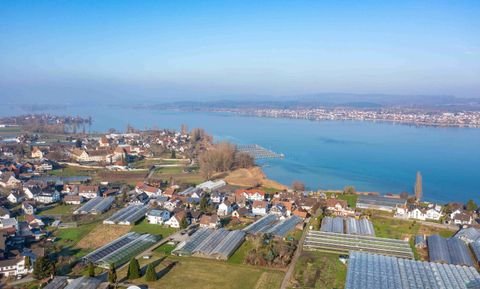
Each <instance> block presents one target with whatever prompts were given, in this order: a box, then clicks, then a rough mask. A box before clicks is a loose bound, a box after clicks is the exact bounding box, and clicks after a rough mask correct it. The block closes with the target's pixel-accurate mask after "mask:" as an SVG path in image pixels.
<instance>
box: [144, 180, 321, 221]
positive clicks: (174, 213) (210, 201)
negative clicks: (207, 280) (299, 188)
mask: <svg viewBox="0 0 480 289" xmlns="http://www.w3.org/2000/svg"><path fill="white" fill-rule="evenodd" d="M225 185H226V184H225V182H224V181H223V180H219V181H216V182H212V181H208V182H205V183H203V184H200V185H198V186H197V187H190V188H187V189H185V190H183V191H178V192H177V191H176V190H167V191H165V192H161V191H160V190H158V189H157V190H154V189H152V188H151V187H150V186H146V185H145V184H139V185H137V188H136V190H137V191H138V192H140V191H143V193H146V192H145V190H148V191H150V197H151V199H150V203H151V204H152V206H154V207H155V208H154V209H152V210H150V211H149V212H148V213H147V214H146V219H147V221H148V222H149V223H151V224H159V225H166V226H170V227H173V228H179V227H180V226H181V223H182V220H183V219H185V221H184V222H186V223H187V224H198V225H199V226H200V227H203V228H213V229H214V228H219V227H220V226H221V219H224V218H226V217H231V218H234V219H235V220H237V221H248V222H251V220H252V219H254V218H256V217H260V216H265V215H267V214H276V215H278V216H280V217H289V216H292V215H295V216H298V217H301V218H307V217H308V216H309V214H310V212H312V211H315V210H316V209H317V208H318V207H319V202H318V199H316V198H311V197H307V196H299V195H298V194H294V193H288V192H279V193H275V194H271V195H269V194H267V193H266V192H265V191H262V190H259V189H237V190H229V189H224V186H225ZM154 194H157V196H156V197H155V196H154ZM202 199H203V201H202ZM201 202H204V204H207V205H208V207H209V209H208V210H205V208H203V209H202V208H201V204H200V203H201Z"/></svg>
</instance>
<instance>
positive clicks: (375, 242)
mask: <svg viewBox="0 0 480 289" xmlns="http://www.w3.org/2000/svg"><path fill="white" fill-rule="evenodd" d="M304 248H305V249H307V250H308V249H310V250H321V251H328V252H336V253H342V254H347V253H348V252H349V251H351V250H355V251H365V252H370V253H376V254H383V255H389V256H395V257H401V258H409V259H413V252H412V249H411V248H410V244H409V243H408V242H407V241H403V240H396V239H387V238H378V237H372V236H362V235H349V234H341V233H331V232H322V231H313V230H310V231H309V232H308V233H307V237H306V239H305V242H304Z"/></svg>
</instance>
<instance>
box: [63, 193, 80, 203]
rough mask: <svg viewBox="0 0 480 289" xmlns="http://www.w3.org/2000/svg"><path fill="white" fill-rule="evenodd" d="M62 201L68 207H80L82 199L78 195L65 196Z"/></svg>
mask: <svg viewBox="0 0 480 289" xmlns="http://www.w3.org/2000/svg"><path fill="white" fill-rule="evenodd" d="M63 201H64V202H65V204H68V205H80V204H81V203H82V202H83V197H82V196H79V195H66V196H65V197H64V198H63Z"/></svg>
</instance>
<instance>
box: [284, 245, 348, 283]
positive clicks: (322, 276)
mask: <svg viewBox="0 0 480 289" xmlns="http://www.w3.org/2000/svg"><path fill="white" fill-rule="evenodd" d="M338 258H339V255H337V254H331V253H323V252H317V251H304V252H303V253H302V255H301V256H300V258H299V259H298V262H297V264H296V266H295V271H294V274H293V278H292V280H290V284H289V286H290V288H315V289H323V288H343V287H344V286H345V280H346V276H347V266H346V265H345V264H343V263H342V262H340V261H339V259H338Z"/></svg>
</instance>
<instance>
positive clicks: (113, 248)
mask: <svg viewBox="0 0 480 289" xmlns="http://www.w3.org/2000/svg"><path fill="white" fill-rule="evenodd" d="M157 242H158V237H157V236H155V235H150V234H143V235H142V234H138V233H133V232H130V233H128V234H126V235H123V236H122V237H120V238H118V239H116V240H114V241H112V242H110V243H108V244H107V245H104V246H102V247H100V248H98V249H97V250H95V251H93V252H91V253H90V254H88V255H86V256H85V257H83V260H84V261H85V262H92V263H94V264H95V265H97V266H99V267H101V268H105V269H108V268H109V265H110V264H112V263H113V264H115V265H116V266H120V265H122V264H124V263H125V262H127V261H128V260H130V258H132V257H134V256H136V255H138V254H140V253H141V252H143V251H145V250H146V249H148V248H150V247H151V246H153V245H154V244H155V243H157Z"/></svg>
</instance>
